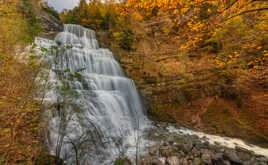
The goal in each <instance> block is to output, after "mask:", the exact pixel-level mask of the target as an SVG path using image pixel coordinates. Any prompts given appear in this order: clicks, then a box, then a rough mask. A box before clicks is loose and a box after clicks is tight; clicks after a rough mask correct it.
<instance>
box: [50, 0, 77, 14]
mask: <svg viewBox="0 0 268 165" xmlns="http://www.w3.org/2000/svg"><path fill="white" fill-rule="evenodd" d="M45 1H47V2H48V4H49V5H51V6H52V7H54V8H55V9H56V10H57V11H59V12H61V11H62V10H63V9H72V8H74V7H75V6H76V5H77V4H78V3H79V0H45Z"/></svg>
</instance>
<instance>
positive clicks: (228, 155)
mask: <svg viewBox="0 0 268 165" xmlns="http://www.w3.org/2000/svg"><path fill="white" fill-rule="evenodd" d="M223 157H224V158H225V159H226V160H229V161H231V162H233V163H237V164H241V160H240V158H239V157H238V155H237V154H236V152H235V150H231V149H227V150H226V151H225V152H224V155H223Z"/></svg>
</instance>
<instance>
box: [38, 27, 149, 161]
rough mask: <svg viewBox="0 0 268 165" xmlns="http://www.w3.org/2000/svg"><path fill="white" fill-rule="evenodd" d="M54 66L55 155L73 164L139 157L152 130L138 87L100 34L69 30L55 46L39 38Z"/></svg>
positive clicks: (51, 140) (50, 99)
mask: <svg viewBox="0 0 268 165" xmlns="http://www.w3.org/2000/svg"><path fill="white" fill-rule="evenodd" d="M36 43H38V45H41V47H43V48H45V49H49V48H50V49H51V48H54V49H52V50H49V51H47V52H50V53H46V58H45V59H48V60H49V63H50V64H51V70H50V73H49V82H50V83H52V84H53V85H52V86H53V87H52V89H53V90H50V91H48V92H47V94H46V97H45V100H46V102H47V104H49V105H52V109H53V110H52V111H50V112H49V117H48V118H49V119H48V128H49V129H48V144H49V148H50V150H51V152H52V153H53V154H55V155H57V154H58V155H60V157H61V158H62V159H63V160H64V161H65V162H66V163H67V164H76V159H79V164H92V163H93V164H97V165H99V164H111V161H113V160H114V159H115V158H116V157H118V156H122V154H125V155H126V156H127V155H128V156H129V155H134V154H135V152H136V149H137V148H138V143H139V144H140V143H142V142H140V141H139V137H140V136H142V132H143V130H144V129H145V127H147V126H148V125H149V121H148V120H147V118H146V117H145V115H144V114H143V106H142V104H141V101H140V98H139V95H138V93H137V90H136V87H135V84H134V82H133V81H132V80H131V79H128V78H126V77H125V76H124V73H123V71H122V69H121V68H120V65H119V64H118V62H117V61H116V60H115V59H114V56H113V54H112V52H110V51H109V50H108V49H101V48H99V46H98V42H97V40H96V38H95V32H94V31H92V30H89V29H86V28H83V27H81V26H79V25H65V27H64V32H61V33H59V34H58V35H57V36H56V38H55V41H47V40H45V39H41V38H37V39H36Z"/></svg>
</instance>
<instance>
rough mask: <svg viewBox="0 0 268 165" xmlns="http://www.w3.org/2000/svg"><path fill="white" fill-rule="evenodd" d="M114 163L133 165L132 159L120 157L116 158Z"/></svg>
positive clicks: (116, 164) (115, 164) (117, 164)
mask: <svg viewBox="0 0 268 165" xmlns="http://www.w3.org/2000/svg"><path fill="white" fill-rule="evenodd" d="M114 165H131V161H130V160H129V159H128V158H123V157H119V158H117V159H116V160H115V162H114Z"/></svg>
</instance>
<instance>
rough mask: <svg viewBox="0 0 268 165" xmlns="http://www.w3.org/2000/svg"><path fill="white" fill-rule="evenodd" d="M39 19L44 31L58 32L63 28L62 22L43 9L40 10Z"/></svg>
mask: <svg viewBox="0 0 268 165" xmlns="http://www.w3.org/2000/svg"><path fill="white" fill-rule="evenodd" d="M39 19H40V21H41V23H42V25H43V30H44V31H45V32H59V31H62V30H63V23H62V22H61V21H60V20H59V19H58V18H56V17H55V16H53V15H51V14H50V13H48V12H46V11H45V10H42V11H41V13H40V16H39Z"/></svg>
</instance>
